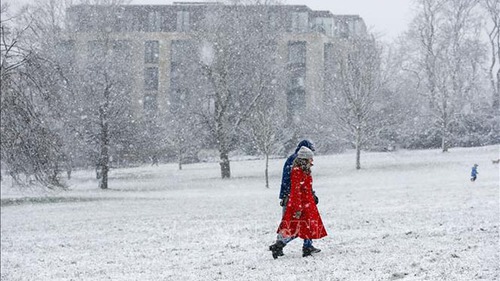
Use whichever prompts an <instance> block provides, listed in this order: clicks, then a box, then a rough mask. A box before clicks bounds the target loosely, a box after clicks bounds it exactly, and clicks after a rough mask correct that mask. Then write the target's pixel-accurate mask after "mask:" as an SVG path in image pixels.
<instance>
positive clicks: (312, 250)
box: [302, 245, 321, 257]
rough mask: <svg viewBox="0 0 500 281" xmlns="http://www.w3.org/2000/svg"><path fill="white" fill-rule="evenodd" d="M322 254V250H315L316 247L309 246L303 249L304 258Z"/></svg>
mask: <svg viewBox="0 0 500 281" xmlns="http://www.w3.org/2000/svg"><path fill="white" fill-rule="evenodd" d="M319 252H321V250H320V249H318V248H314V246H312V245H311V246H309V247H302V256H303V257H307V256H310V255H312V254H316V253H319Z"/></svg>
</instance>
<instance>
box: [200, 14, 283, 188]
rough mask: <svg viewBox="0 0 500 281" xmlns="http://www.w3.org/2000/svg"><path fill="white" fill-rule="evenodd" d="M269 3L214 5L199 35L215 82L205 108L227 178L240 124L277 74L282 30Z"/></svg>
mask: <svg viewBox="0 0 500 281" xmlns="http://www.w3.org/2000/svg"><path fill="white" fill-rule="evenodd" d="M270 9H271V6H268V5H250V6H244V5H227V6H225V5H223V6H220V5H214V7H211V8H210V10H209V11H207V16H206V19H205V22H204V24H203V28H201V30H199V32H198V33H197V34H195V37H196V38H197V40H198V41H199V42H202V57H201V63H202V68H203V70H204V73H205V76H206V77H207V80H208V81H209V84H210V90H208V91H207V94H208V95H209V96H208V97H207V100H208V105H209V106H207V107H206V109H207V111H206V114H205V116H206V117H205V120H207V122H208V124H210V125H209V127H210V128H211V132H212V135H213V138H214V140H215V142H216V144H217V148H218V150H219V153H220V166H221V176H222V178H229V177H230V176H231V171H230V162H229V152H230V151H231V150H232V149H233V148H234V145H235V144H236V143H235V141H236V139H237V134H236V133H237V130H238V128H240V126H241V125H242V123H243V121H245V119H247V118H248V117H249V116H250V114H251V113H252V111H253V110H255V108H256V107H257V106H258V105H259V104H260V103H261V102H262V100H263V99H262V98H263V97H264V96H265V95H266V94H267V93H268V91H266V88H272V87H273V86H272V81H273V79H276V76H277V75H279V74H278V73H277V67H276V64H273V63H272V62H274V60H275V58H276V56H277V55H276V54H277V44H276V43H277V40H276V36H277V32H276V31H275V30H273V29H272V28H271V27H270V25H269V24H267V20H268V19H269V17H270V13H271V11H270Z"/></svg>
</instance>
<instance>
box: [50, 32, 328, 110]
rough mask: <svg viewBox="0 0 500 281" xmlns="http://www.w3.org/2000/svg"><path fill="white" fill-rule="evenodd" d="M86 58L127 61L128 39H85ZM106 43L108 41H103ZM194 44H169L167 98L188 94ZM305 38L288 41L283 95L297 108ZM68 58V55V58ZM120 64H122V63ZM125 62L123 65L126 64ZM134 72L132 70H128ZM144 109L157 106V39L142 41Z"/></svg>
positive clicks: (67, 47) (67, 49)
mask: <svg viewBox="0 0 500 281" xmlns="http://www.w3.org/2000/svg"><path fill="white" fill-rule="evenodd" d="M87 44H88V46H87V47H88V60H89V62H92V61H93V60H96V59H98V58H99V57H102V56H105V55H106V52H107V51H110V53H111V55H112V57H113V60H115V61H116V62H117V64H116V65H120V64H124V63H125V64H127V62H129V61H130V56H131V52H132V43H131V41H130V40H114V41H109V42H108V43H106V42H104V41H98V40H93V41H88V42H87ZM106 44H108V45H106ZM59 51H60V56H61V57H67V58H72V57H74V51H75V43H74V41H64V42H62V43H61V44H60V45H59ZM193 52H196V47H195V46H194V45H193V42H192V41H189V40H173V41H171V48H170V81H169V82H170V89H169V91H168V92H170V100H172V101H177V102H181V101H182V100H183V98H182V96H186V95H188V93H187V92H189V91H188V90H186V88H187V87H188V86H186V83H187V84H189V81H184V80H186V79H192V78H193V75H195V74H194V71H193V69H187V68H186V65H187V64H185V63H183V62H186V61H187V60H188V59H190V58H191V59H193V58H192V57H193ZM306 53H307V42H306V41H290V42H289V43H288V63H287V67H288V73H289V77H288V79H289V82H288V86H287V99H288V107H289V108H297V107H298V105H299V104H300V103H302V102H303V101H304V96H305V77H306ZM68 60H69V61H71V59H68ZM324 64H325V69H324V70H325V73H326V74H332V75H333V73H334V71H333V69H334V63H333V44H332V43H326V44H325V45H324ZM122 67H123V66H122ZM127 67H128V66H125V68H127ZM131 75H136V74H131ZM325 80H330V79H325ZM143 81H144V82H143V83H144V84H143V90H144V99H143V106H144V110H145V111H155V110H156V108H157V96H158V90H159V84H160V41H158V40H148V41H145V42H144V79H143Z"/></svg>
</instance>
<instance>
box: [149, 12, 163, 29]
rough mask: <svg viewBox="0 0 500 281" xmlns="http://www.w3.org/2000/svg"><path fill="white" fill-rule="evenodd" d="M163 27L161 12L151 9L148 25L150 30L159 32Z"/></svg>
mask: <svg viewBox="0 0 500 281" xmlns="http://www.w3.org/2000/svg"><path fill="white" fill-rule="evenodd" d="M160 28H161V14H160V12H158V11H151V12H149V13H148V27H147V30H148V31H149V32H158V31H160Z"/></svg>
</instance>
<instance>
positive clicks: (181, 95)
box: [170, 88, 189, 113]
mask: <svg viewBox="0 0 500 281" xmlns="http://www.w3.org/2000/svg"><path fill="white" fill-rule="evenodd" d="M188 104H189V90H188V89H185V88H184V89H182V88H177V89H174V90H172V91H170V111H171V112H172V113H175V112H177V111H178V110H182V109H184V108H185V107H186V106H188Z"/></svg>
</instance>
